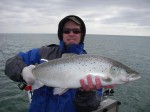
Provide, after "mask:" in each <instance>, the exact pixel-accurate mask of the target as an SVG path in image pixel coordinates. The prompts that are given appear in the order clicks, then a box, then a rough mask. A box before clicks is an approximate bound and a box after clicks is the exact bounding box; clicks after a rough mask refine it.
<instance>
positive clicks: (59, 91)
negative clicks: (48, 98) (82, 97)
mask: <svg viewBox="0 0 150 112" xmlns="http://www.w3.org/2000/svg"><path fill="white" fill-rule="evenodd" d="M66 91H68V89H67V88H54V90H53V95H62V94H64V93H65V92H66Z"/></svg>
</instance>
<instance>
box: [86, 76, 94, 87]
mask: <svg viewBox="0 0 150 112" xmlns="http://www.w3.org/2000/svg"><path fill="white" fill-rule="evenodd" d="M87 83H88V87H89V89H93V88H94V85H93V82H92V78H91V75H87Z"/></svg>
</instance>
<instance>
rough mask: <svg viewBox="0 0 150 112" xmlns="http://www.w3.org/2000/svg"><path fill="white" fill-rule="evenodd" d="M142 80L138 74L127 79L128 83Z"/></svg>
mask: <svg viewBox="0 0 150 112" xmlns="http://www.w3.org/2000/svg"><path fill="white" fill-rule="evenodd" d="M140 78H141V76H139V75H137V74H132V75H130V76H129V77H127V80H128V81H135V80H138V79H140Z"/></svg>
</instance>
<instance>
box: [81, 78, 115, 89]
mask: <svg viewBox="0 0 150 112" xmlns="http://www.w3.org/2000/svg"><path fill="white" fill-rule="evenodd" d="M86 78H87V83H88V85H86V84H85V81H84V79H80V84H81V90H85V91H90V90H95V89H100V88H113V86H112V85H110V86H102V85H101V80H100V78H99V77H95V82H96V85H94V84H93V82H92V77H91V75H87V77H86Z"/></svg>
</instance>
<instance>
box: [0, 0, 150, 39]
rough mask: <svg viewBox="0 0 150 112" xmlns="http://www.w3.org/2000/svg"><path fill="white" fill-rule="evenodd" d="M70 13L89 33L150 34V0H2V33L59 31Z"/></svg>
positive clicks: (0, 10) (0, 3)
mask: <svg viewBox="0 0 150 112" xmlns="http://www.w3.org/2000/svg"><path fill="white" fill-rule="evenodd" d="M70 14H74V15H78V16H80V17H81V18H82V19H83V20H84V22H85V24H86V27H87V34H108V35H141V36H150V0H0V33H56V32H57V27H58V23H59V21H60V20H61V19H62V18H63V17H65V16H67V15H70Z"/></svg>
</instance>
